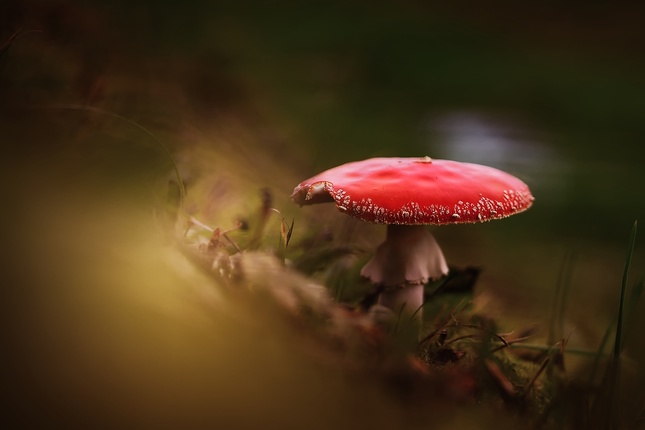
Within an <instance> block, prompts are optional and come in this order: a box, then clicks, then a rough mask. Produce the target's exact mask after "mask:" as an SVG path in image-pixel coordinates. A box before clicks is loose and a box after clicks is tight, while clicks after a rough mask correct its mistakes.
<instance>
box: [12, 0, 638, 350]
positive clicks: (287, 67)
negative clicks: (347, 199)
mask: <svg viewBox="0 0 645 430" xmlns="http://www.w3.org/2000/svg"><path fill="white" fill-rule="evenodd" d="M643 12H644V9H643V8H642V7H638V6H634V5H631V4H628V3H624V4H621V3H616V2H607V1H590V2H579V1H560V2H528V3H527V2H521V3H517V2H511V1H487V2H483V3H482V2H473V1H453V2H425V1H412V0H408V1H400V2H384V1H376V2H374V1H369V2H368V1H358V0H350V1H336V0H325V1H307V2H299V1H274V2H263V1H192V2H175V1H137V2H130V1H84V2H72V1H35V0H25V1H14V0H5V1H3V2H2V5H0V46H1V48H0V109H1V110H2V114H3V120H0V127H1V128H0V145H2V147H3V149H2V151H3V157H2V158H3V164H6V165H7V166H14V167H12V168H11V169H8V168H7V167H6V166H5V174H6V175H9V173H7V172H11V173H10V175H12V176H11V177H12V178H13V179H12V180H13V182H12V184H15V183H16V182H15V178H16V176H15V171H14V170H16V169H18V168H16V167H15V166H29V167H27V168H24V169H23V168H19V170H20V172H21V174H23V175H24V177H23V180H24V181H18V183H19V184H25V183H28V182H30V181H33V182H37V181H35V180H34V178H35V177H36V176H34V175H37V174H38V172H43V171H46V174H47V175H48V178H51V176H50V175H56V176H57V177H62V178H63V179H62V182H63V183H64V184H66V186H69V184H70V183H74V182H75V179H74V178H75V176H74V175H84V174H87V172H88V171H91V172H95V171H96V169H97V168H98V169H99V170H100V169H101V168H104V169H107V170H109V169H112V168H113V167H114V166H113V165H111V164H110V163H109V162H108V161H105V154H106V153H108V152H109V153H110V154H113V152H112V151H113V149H114V148H115V147H117V148H127V149H124V151H127V153H128V154H129V155H128V157H129V158H128V160H129V163H127V165H126V166H121V167H119V169H120V170H119V172H118V174H115V175H113V176H110V175H108V176H109V177H110V178H111V180H114V182H117V183H119V179H122V180H123V184H122V185H119V187H118V189H119V190H121V191H122V190H123V189H128V188H130V187H131V186H132V185H131V184H132V182H133V179H136V178H140V176H138V175H141V174H140V173H137V172H138V170H139V169H144V170H145V169H148V171H151V172H153V175H152V176H154V175H162V174H163V173H162V172H164V171H168V170H170V169H169V166H168V163H167V161H166V162H165V164H164V162H163V161H160V162H158V163H157V161H159V160H163V156H161V155H160V154H159V153H158V152H156V153H155V154H156V155H154V156H152V157H151V156H150V150H149V147H150V142H148V144H147V145H148V146H147V147H145V145H144V147H145V148H147V149H145V148H144V149H136V148H135V149H133V148H132V141H133V140H146V139H148V140H150V137H149V136H146V137H145V138H141V136H140V135H137V136H138V137H133V134H136V133H139V132H140V131H141V130H134V131H133V130H132V129H131V128H130V126H129V125H127V126H124V123H123V121H120V120H118V119H115V118H112V117H111V118H107V119H106V118H105V117H103V118H102V122H100V123H99V124H98V125H97V117H96V115H92V114H91V113H90V114H88V113H87V112H85V113H83V112H82V109H81V108H82V107H91V108H97V109H101V110H105V111H109V112H113V113H116V114H118V115H121V116H123V117H125V118H128V119H129V120H132V121H136V122H137V124H140V125H143V126H145V127H146V129H147V130H149V131H151V132H152V133H153V134H154V135H155V136H156V137H157V138H159V139H160V140H161V141H163V142H164V143H165V144H166V145H168V146H169V148H170V150H171V151H172V152H173V153H174V154H176V157H177V158H178V159H179V160H180V162H181V165H182V173H183V174H185V175H186V182H187V187H188V188H187V189H188V193H189V195H190V196H192V197H191V198H192V200H191V201H192V203H191V204H192V210H193V211H194V213H196V214H200V215H201V216H202V217H203V218H204V221H206V222H208V223H214V224H217V223H219V222H228V220H230V219H231V218H232V216H233V214H231V213H229V211H234V210H238V207H242V208H247V207H248V205H247V206H245V203H240V204H239V205H238V206H235V209H234V210H233V209H230V208H229V207H224V206H226V205H217V204H215V205H213V204H212V202H210V203H206V202H205V200H208V199H209V198H210V195H209V194H208V193H207V192H206V191H203V190H204V189H207V190H211V191H213V190H215V191H214V192H215V193H217V192H219V191H217V190H222V189H223V190H224V191H223V192H226V190H227V187H229V188H231V189H233V190H235V191H236V192H238V191H240V190H242V191H244V192H246V193H248V194H246V195H243V196H242V200H249V199H250V198H251V197H249V196H255V194H252V193H254V192H255V191H256V190H258V189H260V188H262V187H269V188H271V189H272V190H273V191H274V193H275V198H276V203H275V204H276V206H277V207H279V209H280V210H281V211H283V213H285V214H288V215H289V216H293V217H295V218H296V219H297V225H298V228H299V229H302V230H300V231H301V232H302V231H303V230H305V229H307V228H311V227H312V226H311V224H308V223H310V222H311V218H312V213H311V211H308V210H307V209H302V210H299V209H297V208H291V205H290V202H289V194H290V192H291V190H292V188H293V187H294V186H295V185H296V184H297V183H298V182H300V180H302V179H304V178H307V177H310V176H312V175H313V174H315V173H318V172H319V171H321V170H324V169H327V168H330V167H333V166H335V165H338V164H341V163H344V162H347V161H352V160H358V159H364V158H369V157H373V156H424V155H428V156H430V157H433V158H449V159H455V160H459V161H468V162H475V163H481V164H486V165H491V166H494V167H497V168H500V169H502V170H505V171H508V172H510V173H512V174H514V175H516V176H518V177H520V178H522V179H523V180H524V181H525V182H526V183H527V184H529V186H530V187H531V189H532V191H533V194H534V195H535V197H536V200H535V204H534V206H533V208H531V209H530V210H529V211H528V212H526V213H524V214H522V215H518V216H516V217H513V218H511V219H508V220H504V221H500V222H493V223H489V224H485V225H467V226H454V227H442V228H437V229H434V232H435V234H436V236H437V238H438V240H439V242H440V243H441V244H442V246H443V248H444V250H445V253H446V255H447V257H448V259H449V260H450V262H451V263H453V264H455V265H468V264H470V265H477V266H480V267H482V268H483V269H484V272H483V274H482V277H481V282H480V285H478V291H479V294H480V296H481V297H483V298H486V300H487V301H488V302H487V303H489V304H488V309H489V312H490V313H491V314H493V315H495V316H496V317H497V318H499V319H500V320H501V321H502V324H505V323H506V324H508V326H513V325H514V324H517V321H521V323H531V322H538V323H545V321H546V319H547V318H546V316H545V314H547V313H548V309H549V306H550V304H551V301H552V296H553V293H554V290H555V285H556V281H557V278H558V273H559V270H560V267H561V265H562V263H563V261H564V259H565V256H566V255H567V254H568V253H570V252H572V253H573V255H574V259H573V272H572V276H571V290H570V293H569V294H570V296H569V300H568V303H567V310H566V315H567V317H566V323H565V328H564V334H565V335H567V334H571V339H572V344H574V345H576V346H578V347H583V348H588V349H592V350H593V349H595V348H596V347H597V346H598V342H599V339H600V337H601V336H602V333H603V332H604V330H605V328H606V327H607V325H608V324H609V323H610V321H611V319H612V318H613V315H614V314H615V311H616V308H617V305H618V294H619V288H620V282H621V277H622V271H623V267H624V264H625V257H626V253H627V239H628V235H629V232H630V229H631V227H632V224H633V223H634V221H635V220H637V219H638V220H640V221H641V222H645V179H644V178H643V173H644V171H643V168H644V167H645V163H644V161H643V157H644V156H645V142H644V140H643V139H644V136H645V118H644V117H645V55H644V54H643V53H645V31H643V28H642V26H643V24H642V23H643V22H645V14H644V13H643ZM3 43H4V45H3ZM92 127H94V128H92ZM96 127H98V130H99V131H98V132H97V129H96ZM90 129H91V130H92V132H91V137H88V133H89V132H88V130H90ZM88 140H89V141H92V142H93V144H92V145H93V146H92V148H93V149H92V151H90V152H91V160H92V161H91V162H90V164H89V165H87V164H84V163H85V161H81V160H86V158H84V157H85V156H86V155H87V154H86V152H87V145H86V144H87V141H88ZM107 141H109V142H110V143H109V145H108V146H110V147H111V148H112V150H111V151H108V152H106V151H104V147H103V143H105V142H107ZM106 145H107V144H106ZM135 146H136V145H135ZM153 146H154V145H153ZM204 153H207V154H211V155H212V156H213V160H216V161H213V166H216V167H213V169H212V170H213V171H214V173H213V172H211V173H210V176H208V175H206V176H204V175H202V176H197V175H196V174H195V173H194V172H192V170H193V169H192V168H193V167H194V166H195V165H199V166H200V168H201V169H202V170H208V167H207V166H206V165H205V163H206V161H204V160H210V159H209V158H208V156H203V154H204ZM80 154H83V156H82V157H81V155H80ZM120 154H121V155H122V154H123V152H121V153H120ZM200 154H201V155H200ZM52 157H53V158H52ZM155 157H157V158H158V159H155ZM117 158H119V160H118V161H117V163H120V162H121V161H122V160H121V157H117ZM51 160H56V161H55V162H53V161H51ZM99 160H100V161H99ZM155 160H156V161H155ZM16 163H18V164H16ZM20 163H24V164H20ZM52 165H53V167H52ZM43 166H47V168H48V169H52V170H53V171H49V170H43ZM69 166H73V167H69ZM12 169H13V170H12ZM236 174H239V176H236ZM218 175H219V176H222V177H225V178H228V179H226V180H222V181H220V182H217V181H218V179H217V177H218ZM244 175H246V176H244ZM144 176H145V175H144ZM242 176H244V178H243V179H242V178H241V177H242ZM79 177H82V176H79ZM25 178H30V179H25ZM117 178H119V179H117ZM200 178H201V179H200ZM204 178H206V179H204ZM213 178H215V179H213ZM200 180H201V181H202V182H201V184H202V185H203V183H204V181H211V182H212V181H215V182H217V183H216V184H215V185H213V184H212V183H210V184H209V185H207V186H204V187H202V188H200V187H199V186H197V184H198V183H200ZM146 181H149V182H150V183H153V182H154V181H153V180H151V179H150V178H147V179H146ZM146 181H143V185H141V183H138V185H136V186H134V188H137V189H138V188H142V189H147V188H146V187H147V186H148V185H149V184H148V182H146ZM227 181H233V182H235V185H231V184H230V183H229V182H227ZM240 181H242V182H243V184H244V185H243V186H242V185H239V183H240ZM9 182H10V180H7V181H5V185H6V184H8V183H9ZM39 186H40V185H37V184H32V187H31V188H27V189H25V190H22V191H21V189H20V187H18V188H16V186H14V185H12V186H11V190H12V191H11V196H12V197H13V198H15V200H11V201H15V202H20V203H23V202H24V200H25V194H26V199H27V200H29V199H30V196H29V193H34V192H35V191H34V190H37V189H39ZM191 186H192V187H191ZM218 187H219V188H218ZM22 192H24V194H22V195H21V193H22ZM253 198H255V197H253ZM233 200H234V201H235V202H238V200H236V199H233ZM206 207H207V208H206ZM25 211H27V212H28V209H25ZM316 217H318V218H317V222H319V221H320V220H321V219H322V220H323V222H324V223H327V224H328V225H330V226H332V228H338V229H341V228H342V225H341V224H342V222H343V221H342V219H341V217H340V216H339V215H337V214H336V213H335V210H334V209H333V208H327V209H321V212H320V213H317V214H316ZM21 219H22V218H21ZM22 220H23V222H24V219H22ZM222 220H224V221H222ZM356 229H357V232H356V235H357V236H358V239H357V240H359V241H363V242H362V243H367V244H370V246H371V245H376V244H377V243H378V242H379V240H380V236H379V235H381V234H383V233H382V231H381V230H380V229H379V228H378V227H374V226H358V227H356ZM297 233H298V230H297V229H296V234H297ZM371 233H374V234H371ZM27 236H29V234H28V233H27ZM644 262H645V234H640V235H639V237H638V239H637V243H636V251H635V254H634V259H633V262H632V270H631V273H630V284H629V285H630V286H631V285H633V283H634V282H635V281H637V280H638V279H640V278H642V276H643V263H644ZM482 300H483V299H482ZM633 324H634V326H636V327H637V328H640V327H645V321H643V320H642V318H639V319H637V320H635V321H634V322H633ZM633 340H634V341H636V339H635V338H634V339H633ZM628 348H629V352H630V354H632V355H631V357H632V358H633V359H634V360H635V362H642V361H643V360H642V359H643V357H644V356H645V355H644V354H645V350H644V349H643V348H642V347H640V345H638V344H637V342H633V343H632V344H631V345H628Z"/></svg>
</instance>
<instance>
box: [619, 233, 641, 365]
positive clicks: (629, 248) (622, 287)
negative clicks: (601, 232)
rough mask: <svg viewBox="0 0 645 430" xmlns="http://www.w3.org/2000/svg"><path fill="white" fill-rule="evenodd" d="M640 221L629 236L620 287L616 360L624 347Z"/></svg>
mask: <svg viewBox="0 0 645 430" xmlns="http://www.w3.org/2000/svg"><path fill="white" fill-rule="evenodd" d="M637 226H638V221H634V225H633V227H632V231H631V234H630V235H629V242H628V245H627V259H626V261H625V270H623V280H622V282H621V285H620V301H619V303H618V321H617V323H616V338H615V339H616V340H615V342H614V360H617V359H618V358H619V357H620V352H621V350H622V347H623V313H624V310H625V292H626V291H627V275H628V273H629V266H630V264H631V261H632V255H633V254H634V244H635V243H636V227H637Z"/></svg>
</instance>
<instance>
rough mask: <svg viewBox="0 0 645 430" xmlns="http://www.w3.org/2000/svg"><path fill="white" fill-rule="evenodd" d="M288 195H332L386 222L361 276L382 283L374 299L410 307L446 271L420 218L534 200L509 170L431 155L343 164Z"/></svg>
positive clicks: (480, 212) (438, 221)
mask: <svg viewBox="0 0 645 430" xmlns="http://www.w3.org/2000/svg"><path fill="white" fill-rule="evenodd" d="M291 199H292V200H293V201H294V202H295V203H297V204H299V205H300V206H303V205H310V204H315V203H324V202H335V203H336V207H337V208H338V209H339V210H340V211H341V212H343V213H346V214H347V215H350V216H352V217H354V218H357V219H359V220H362V221H366V222H371V223H377V224H387V234H386V238H385V241H384V242H383V243H382V244H380V245H379V246H378V248H377V249H376V252H375V254H374V255H373V257H372V258H371V259H370V260H369V261H368V262H367V264H366V265H365V266H364V267H363V269H362V270H361V276H363V277H365V278H367V279H369V280H370V281H371V282H372V283H373V284H374V285H376V286H377V287H379V288H380V289H381V292H380V294H379V300H378V304H379V305H382V306H385V307H387V308H389V309H391V310H393V311H395V312H399V311H405V312H406V313H408V314H412V313H414V312H417V311H420V308H421V306H422V305H423V285H424V284H425V283H427V282H428V281H429V280H436V279H439V278H441V277H442V276H444V275H446V274H447V273H448V265H447V264H446V260H445V258H444V256H443V253H442V252H441V248H439V245H438V244H437V241H436V240H435V239H434V237H433V236H432V235H431V234H430V232H428V230H427V228H426V227H425V225H428V224H434V225H443V224H463V223H476V222H483V221H489V220H493V219H499V218H505V217H508V216H510V215H513V214H516V213H519V212H522V211H524V210H526V209H528V208H529V207H530V206H531V204H532V203H533V196H532V195H531V192H530V190H529V188H528V187H527V185H526V184H525V183H524V182H522V181H521V180H519V179H518V178H516V177H514V176H512V175H510V174H508V173H505V172H502V171H500V170H497V169H494V168H492V167H487V166H482V165H478V164H471V163H461V162H457V161H450V160H433V159H431V158H430V157H422V158H371V159H368V160H364V161H356V162H352V163H347V164H343V165H341V166H338V167H335V168H332V169H329V170H327V171H325V172H322V173H320V174H318V175H316V176H314V177H312V178H310V179H307V180H305V181H303V182H301V183H300V184H299V185H298V186H297V187H296V188H295V189H294V191H293V194H292V196H291ZM417 315H418V317H419V318H421V312H417Z"/></svg>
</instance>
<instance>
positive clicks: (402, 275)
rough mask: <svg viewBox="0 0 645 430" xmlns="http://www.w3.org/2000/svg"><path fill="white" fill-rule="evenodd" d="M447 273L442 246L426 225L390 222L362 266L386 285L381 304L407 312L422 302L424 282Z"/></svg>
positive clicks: (368, 275) (375, 280) (372, 278)
mask: <svg viewBox="0 0 645 430" xmlns="http://www.w3.org/2000/svg"><path fill="white" fill-rule="evenodd" d="M447 273H448V264H447V263H446V259H445V258H444V256H443V253H442V252H441V248H439V245H438V244H437V241H436V240H435V238H434V237H433V236H432V235H431V234H430V232H428V230H427V228H426V227H425V226H423V225H394V224H390V225H388V226H387V235H386V238H385V242H383V243H382V244H380V245H379V246H378V248H377V249H376V252H375V254H374V256H373V257H372V259H371V260H370V261H368V262H367V264H366V265H365V266H364V267H363V269H362V270H361V276H363V277H365V278H368V279H369V280H370V281H371V282H372V283H373V284H375V285H379V286H383V287H385V290H384V291H383V292H382V293H381V294H380V296H379V304H380V305H383V306H386V307H388V308H390V309H392V310H393V311H394V312H399V311H401V310H402V309H403V311H404V312H405V313H408V314H412V313H414V312H415V311H416V310H417V309H418V308H419V307H420V306H421V305H422V304H423V284H425V283H426V282H428V280H429V279H439V278H440V277H442V276H443V275H446V274H447ZM417 315H418V316H419V317H420V316H421V312H418V313H417Z"/></svg>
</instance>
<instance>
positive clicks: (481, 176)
mask: <svg viewBox="0 0 645 430" xmlns="http://www.w3.org/2000/svg"><path fill="white" fill-rule="evenodd" d="M291 198H292V200H293V201H294V202H295V203H297V204H299V205H301V206H302V205H309V204H314V203H323V202H331V201H334V202H335V203H336V206H337V207H338V209H339V210H340V211H341V212H344V213H346V214H348V215H351V216H353V217H355V218H358V219H360V220H363V221H367V222H373V223H379V224H459V223H474V222H481V221H488V220H492V219H499V218H505V217H507V216H510V215H513V214H516V213H518V212H522V211H524V210H526V209H528V208H529V207H530V206H531V204H532V203H533V196H532V195H531V191H530V190H529V188H528V186H527V185H526V184H525V183H524V182H522V181H521V180H519V179H518V178H516V177H515V176H512V175H509V174H508V173H505V172H502V171H500V170H497V169H494V168H492V167H487V166H481V165H479V164H471V163H460V162H457V161H449V160H432V159H430V158H429V157H423V158H371V159H369V160H364V161H356V162H353V163H347V164H343V165H342V166H338V167H335V168H333V169H329V170H327V171H325V172H322V173H320V174H318V175H316V176H314V177H312V178H310V179H307V180H306V181H303V182H302V183H300V185H298V186H297V187H296V188H295V189H294V191H293V194H292V196H291Z"/></svg>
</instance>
